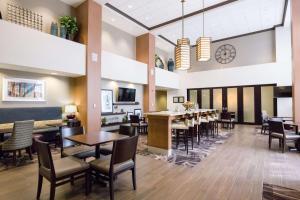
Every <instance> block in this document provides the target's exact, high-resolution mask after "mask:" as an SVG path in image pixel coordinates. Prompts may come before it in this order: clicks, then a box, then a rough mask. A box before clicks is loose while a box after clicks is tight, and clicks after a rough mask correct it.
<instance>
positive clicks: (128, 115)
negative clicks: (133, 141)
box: [127, 112, 133, 121]
mask: <svg viewBox="0 0 300 200" xmlns="http://www.w3.org/2000/svg"><path fill="white" fill-rule="evenodd" d="M130 115H133V112H127V119H128V121H130Z"/></svg>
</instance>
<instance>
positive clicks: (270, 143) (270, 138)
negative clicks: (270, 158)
mask: <svg viewBox="0 0 300 200" xmlns="http://www.w3.org/2000/svg"><path fill="white" fill-rule="evenodd" d="M271 145H272V137H271V136H269V149H271Z"/></svg>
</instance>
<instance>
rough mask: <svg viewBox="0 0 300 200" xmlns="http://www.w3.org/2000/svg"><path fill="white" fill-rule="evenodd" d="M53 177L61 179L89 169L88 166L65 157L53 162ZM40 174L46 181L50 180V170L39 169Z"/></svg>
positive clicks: (77, 160)
mask: <svg viewBox="0 0 300 200" xmlns="http://www.w3.org/2000/svg"><path fill="white" fill-rule="evenodd" d="M53 165H54V169H55V176H56V178H61V177H63V176H67V175H70V174H72V173H76V172H81V171H85V170H87V169H88V168H89V164H88V163H86V162H84V161H82V160H80V159H78V158H75V157H72V156H70V157H65V158H61V159H59V160H54V161H53ZM40 173H41V174H42V175H43V176H44V177H46V178H47V179H48V180H49V179H50V178H51V174H50V170H49V169H46V168H44V167H40Z"/></svg>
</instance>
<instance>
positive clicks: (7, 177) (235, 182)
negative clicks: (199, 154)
mask: <svg viewBox="0 0 300 200" xmlns="http://www.w3.org/2000/svg"><path fill="white" fill-rule="evenodd" d="M232 132H233V136H232V137H231V138H230V139H228V140H227V141H226V143H225V144H223V145H219V146H218V147H217V149H216V150H215V151H213V153H212V154H210V155H209V156H208V157H207V159H205V160H204V161H202V162H201V163H200V164H198V165H197V166H196V167H194V168H186V167H182V166H174V165H172V164H169V163H166V162H164V161H158V160H154V159H151V158H148V157H144V156H137V186H138V188H137V190H136V191H133V190H132V183H131V174H130V173H125V174H123V175H120V176H119V177H118V179H117V181H116V182H115V197H116V199H122V200H123V199H145V200H150V199H151V200H152V199H153V200H159V199H164V200H166V199H167V200H168V199H170V200H174V199H182V200H189V199H208V200H214V199H218V200H219V199H230V200H235V199H238V200H241V199H242V200H246V199H251V200H252V199H253V200H258V199H261V194H262V185H263V182H267V183H270V184H276V185H281V186H285V187H289V188H293V189H297V190H300V153H297V152H287V153H285V154H282V153H281V152H280V151H279V149H278V142H277V141H274V145H273V149H272V150H271V151H269V150H268V137H267V136H263V135H260V134H257V133H256V131H255V127H254V126H236V128H235V129H234V130H233V131H232ZM82 184H83V182H82V181H78V182H75V186H74V187H71V186H70V185H69V184H67V185H65V186H61V187H59V188H57V191H56V199H74V200H75V199H76V200H77V199H109V193H108V189H107V188H101V187H100V186H98V185H95V186H94V187H93V192H92V193H91V194H90V195H89V196H88V197H85V196H84V190H83V187H82ZM36 188H37V165H35V164H32V165H28V166H25V167H19V168H15V169H12V170H8V171H5V172H1V173H0V199H10V200H14V199H35V195H36ZM48 197H49V183H48V182H47V181H44V185H43V191H42V199H48Z"/></svg>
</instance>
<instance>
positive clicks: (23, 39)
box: [0, 20, 86, 76]
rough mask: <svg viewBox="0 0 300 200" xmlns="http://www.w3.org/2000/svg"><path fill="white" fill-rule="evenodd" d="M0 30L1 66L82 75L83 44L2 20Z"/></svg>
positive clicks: (84, 49)
mask: <svg viewBox="0 0 300 200" xmlns="http://www.w3.org/2000/svg"><path fill="white" fill-rule="evenodd" d="M0 29H1V37H0V46H1V47H2V48H1V51H0V52H1V53H0V64H1V66H0V67H1V68H9V69H11V68H12V67H13V69H15V70H23V71H33V72H40V73H41V72H46V73H49V72H57V73H62V74H67V75H70V76H80V75H85V64H86V63H85V57H86V48H85V45H82V44H79V43H76V42H72V41H69V40H66V39H62V38H59V37H56V36H53V35H50V34H47V33H43V32H40V31H37V30H34V29H31V28H27V27H23V26H20V25H17V24H13V23H10V22H7V21H5V20H0ZM8 65H9V66H8Z"/></svg>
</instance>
